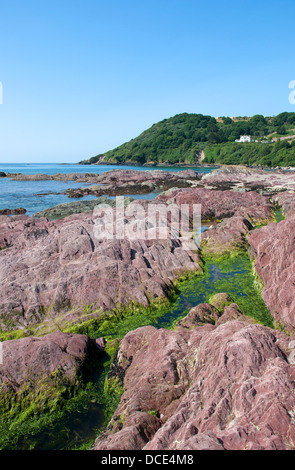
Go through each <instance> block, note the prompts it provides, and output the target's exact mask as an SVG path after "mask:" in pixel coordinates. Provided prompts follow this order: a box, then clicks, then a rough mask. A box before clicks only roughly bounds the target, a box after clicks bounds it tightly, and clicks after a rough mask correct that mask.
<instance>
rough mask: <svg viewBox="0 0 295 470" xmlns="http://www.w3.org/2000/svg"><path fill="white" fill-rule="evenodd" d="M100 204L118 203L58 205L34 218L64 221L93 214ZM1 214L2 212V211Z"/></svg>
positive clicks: (103, 200)
mask: <svg viewBox="0 0 295 470" xmlns="http://www.w3.org/2000/svg"><path fill="white" fill-rule="evenodd" d="M132 200H133V199H132V198H129V197H126V198H125V199H124V203H125V204H126V205H127V204H129V203H130V202H131V201H132ZM99 204H107V205H109V206H115V205H116V201H115V200H114V199H109V198H106V197H105V198H104V197H100V198H97V199H92V200H90V201H76V202H65V203H63V204H58V205H57V206H54V207H51V208H49V209H45V210H43V211H40V212H37V213H36V214H34V215H33V217H37V218H42V217H46V218H47V219H49V220H54V219H64V218H65V217H69V216H70V215H73V214H82V213H87V212H93V210H94V209H95V208H96V207H97V206H98V205H99ZM0 213H1V211H0Z"/></svg>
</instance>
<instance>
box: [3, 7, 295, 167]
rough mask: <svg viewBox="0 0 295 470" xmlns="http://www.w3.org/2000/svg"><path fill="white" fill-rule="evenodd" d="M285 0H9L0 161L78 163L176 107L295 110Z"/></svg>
mask: <svg viewBox="0 0 295 470" xmlns="http://www.w3.org/2000/svg"><path fill="white" fill-rule="evenodd" d="M294 12H295V4H294V0H292V1H289V0H287V1H271V0H268V1H264V0H256V1H255V2H254V1H248V2H237V1H231V0H230V1H227V2H221V1H210V0H207V1H204V0H203V1H198V0H157V1H155V0H148V1H147V0H141V1H139V0H137V1H135V0H125V1H124V0H107V1H101V0H83V1H82V0H71V1H70V0H59V1H57V0H51V1H50V2H49V1H47V0H44V1H42V2H40V1H33V0H22V1H20V0H10V1H9V2H1V10H0V44H1V49H0V82H1V83H2V85H3V104H1V105H0V162H67V163H70V162H73V163H75V162H77V161H79V160H81V159H85V158H89V157H91V156H93V155H96V154H98V153H103V152H105V151H107V150H109V149H112V148H114V147H116V146H118V145H120V144H122V143H123V142H126V141H128V140H130V139H131V138H134V137H136V136H137V135H138V134H139V133H141V132H142V131H143V130H145V129H147V128H148V127H150V126H151V125H152V124H153V123H155V122H157V121H159V120H162V119H164V118H169V117H171V116H174V115H175V114H178V113H182V112H187V113H202V114H209V115H212V116H224V115H226V116H245V115H254V114H264V115H266V116H271V115H275V114H278V113H280V112H283V111H295V105H292V104H290V103H289V100H288V97H289V93H290V91H291V90H289V88H288V86H289V83H290V81H291V80H295V57H294V35H295V33H294V31H295V29H294Z"/></svg>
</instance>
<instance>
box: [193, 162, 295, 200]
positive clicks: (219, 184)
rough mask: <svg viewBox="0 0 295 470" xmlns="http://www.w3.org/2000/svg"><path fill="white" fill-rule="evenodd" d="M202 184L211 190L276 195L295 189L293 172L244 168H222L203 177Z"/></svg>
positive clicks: (229, 166) (294, 173) (294, 172)
mask: <svg viewBox="0 0 295 470" xmlns="http://www.w3.org/2000/svg"><path fill="white" fill-rule="evenodd" d="M202 183H203V184H204V185H205V186H206V187H210V188H213V189H236V190H239V191H254V190H256V191H260V192H261V193H263V194H266V195H267V194H269V195H271V194H276V193H278V192H281V191H286V190H294V189H295V171H286V170H268V171H265V170H259V169H253V168H248V167H245V166H239V165H237V166H231V165H228V166H223V167H221V168H218V169H215V170H213V171H212V172H210V173H208V174H207V175H204V176H203V178H202Z"/></svg>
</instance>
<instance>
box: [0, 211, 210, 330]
mask: <svg viewBox="0 0 295 470" xmlns="http://www.w3.org/2000/svg"><path fill="white" fill-rule="evenodd" d="M97 220H98V219H97V218H95V216H94V215H93V214H92V213H90V214H78V215H73V216H70V217H68V218H66V219H63V220H55V221H51V222H50V221H48V220H47V219H44V218H42V219H32V218H30V217H26V216H15V217H4V218H2V219H0V246H1V247H2V248H3V249H2V250H0V258H1V264H0V315H1V316H2V321H1V325H2V327H3V328H4V329H5V328H6V326H5V318H6V319H7V320H9V321H10V319H11V318H13V322H14V323H15V327H17V326H27V325H29V324H33V323H36V322H40V321H41V320H42V319H44V318H45V316H46V315H51V316H54V315H57V314H59V313H69V312H73V311H74V310H75V311H76V312H77V311H79V309H83V307H85V306H92V309H93V310H94V311H95V310H97V314H98V315H99V312H100V311H104V310H110V309H112V308H114V307H118V306H120V305H127V304H129V303H130V302H131V301H135V302H138V303H140V304H142V305H144V306H147V305H148V304H149V302H150V301H152V300H155V299H157V298H159V297H163V298H165V297H166V296H167V295H168V294H169V293H170V292H171V289H173V281H174V280H175V279H176V278H177V277H178V276H179V274H181V273H184V272H188V271H196V270H201V267H200V263H199V261H200V259H199V255H198V254H197V253H196V252H195V251H187V250H184V249H183V247H182V242H181V240H180V239H170V238H167V239H154V240H141V239H139V240H137V239H134V240H132V239H131V240H129V239H128V238H124V239H122V240H121V239H111V240H108V239H104V240H100V239H99V238H98V237H97V236H96V233H95V227H96V223H97ZM127 220H129V219H127ZM121 223H122V224H124V223H125V219H122V222H121ZM9 321H8V323H9Z"/></svg>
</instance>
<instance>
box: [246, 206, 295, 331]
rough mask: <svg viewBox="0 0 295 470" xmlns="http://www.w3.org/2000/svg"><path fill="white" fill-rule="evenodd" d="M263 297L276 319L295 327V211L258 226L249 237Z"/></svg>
mask: <svg viewBox="0 0 295 470" xmlns="http://www.w3.org/2000/svg"><path fill="white" fill-rule="evenodd" d="M248 242H249V244H250V245H251V247H252V255H253V257H254V258H255V269H256V271H257V273H258V275H259V276H260V278H261V280H262V283H263V289H262V297H263V299H264V301H265V303H266V305H267V307H268V309H269V310H270V312H271V313H272V316H273V317H274V319H275V321H277V322H278V323H282V324H284V325H285V326H286V327H287V328H291V329H294V328H295V285H294V272H295V215H294V216H292V214H291V215H290V216H288V217H287V219H286V220H284V221H281V222H280V223H278V224H269V225H267V226H266V227H263V228H261V229H260V230H255V231H254V232H253V233H252V234H251V236H250V237H249V239H248Z"/></svg>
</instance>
